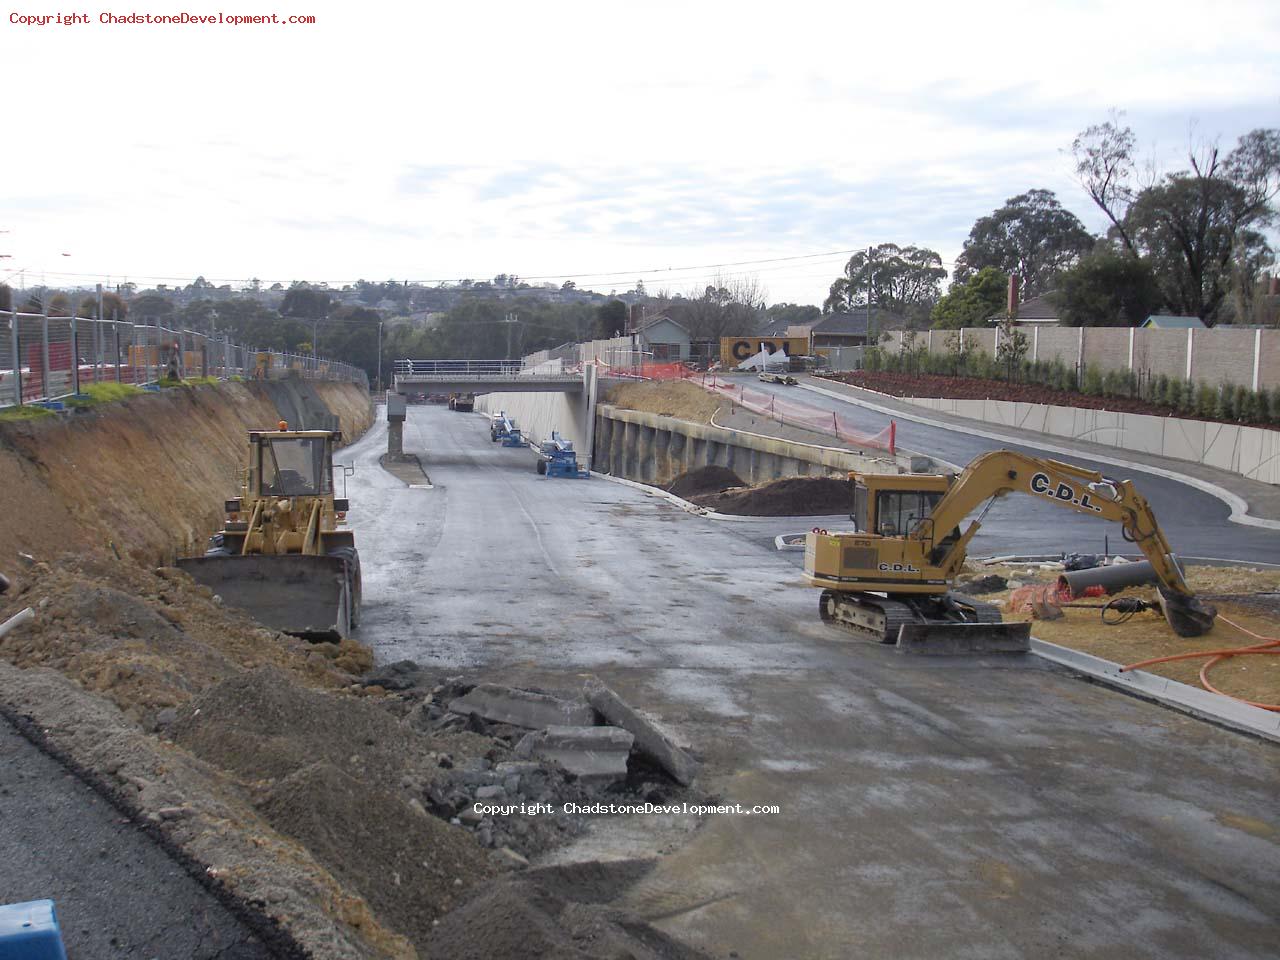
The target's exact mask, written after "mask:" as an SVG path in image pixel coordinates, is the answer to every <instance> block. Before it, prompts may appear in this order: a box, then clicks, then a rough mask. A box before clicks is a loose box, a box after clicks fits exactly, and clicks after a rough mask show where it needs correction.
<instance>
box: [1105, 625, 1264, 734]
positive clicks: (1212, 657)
mask: <svg viewBox="0 0 1280 960" xmlns="http://www.w3.org/2000/svg"><path fill="white" fill-rule="evenodd" d="M1218 619H1219V620H1223V621H1225V622H1226V623H1229V624H1231V626H1233V627H1235V628H1236V629H1237V630H1239V631H1240V632H1241V633H1244V634H1248V635H1249V636H1251V637H1253V638H1254V639H1255V640H1261V641H1263V642H1262V643H1259V644H1255V645H1254V646H1251V647H1230V648H1224V649H1222V650H1200V651H1198V652H1196V653H1176V654H1174V655H1173V656H1169V657H1153V658H1152V659H1150V660H1139V661H1138V662H1137V663H1131V664H1129V665H1128V666H1127V667H1121V668H1120V670H1121V672H1123V671H1125V670H1138V669H1141V668H1142V667H1149V666H1151V665H1152V664H1153V663H1168V662H1170V661H1171V660H1194V659H1196V658H1197V657H1209V660H1208V661H1207V662H1206V663H1205V664H1204V666H1202V667H1201V668H1200V683H1201V684H1202V685H1203V686H1204V688H1205V689H1206V690H1208V691H1209V692H1210V693H1217V694H1220V695H1222V696H1224V697H1230V698H1231V699H1232V700H1239V701H1240V702H1241V703H1247V704H1249V706H1251V707H1261V708H1262V709H1263V710H1271V711H1273V712H1275V713H1280V703H1257V702H1256V701H1253V700H1245V699H1244V698H1243V697H1232V696H1231V694H1229V693H1223V692H1222V691H1221V690H1219V689H1218V688H1217V687H1215V686H1214V685H1213V684H1212V683H1210V682H1209V670H1210V668H1211V667H1213V666H1214V665H1215V664H1218V663H1221V662H1222V661H1223V660H1229V659H1230V658H1231V657H1246V656H1252V655H1257V654H1263V655H1270V656H1280V639H1277V638H1275V637H1264V636H1262V635H1261V634H1257V633H1254V632H1253V631H1252V630H1250V629H1248V628H1247V627H1242V626H1240V624H1238V623H1236V622H1235V621H1234V620H1231V619H1229V618H1227V617H1224V616H1222V615H1221V614H1219V615H1218Z"/></svg>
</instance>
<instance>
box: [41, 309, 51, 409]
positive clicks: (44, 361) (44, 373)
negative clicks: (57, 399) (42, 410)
mask: <svg viewBox="0 0 1280 960" xmlns="http://www.w3.org/2000/svg"><path fill="white" fill-rule="evenodd" d="M46 309H47V308H46ZM40 392H41V393H43V394H44V398H45V399H46V400H48V399H49V398H50V397H51V396H52V395H53V394H52V392H51V391H50V390H49V317H48V316H47V315H46V316H44V317H42V318H41V323H40Z"/></svg>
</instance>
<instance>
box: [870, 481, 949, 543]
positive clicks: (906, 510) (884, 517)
mask: <svg viewBox="0 0 1280 960" xmlns="http://www.w3.org/2000/svg"><path fill="white" fill-rule="evenodd" d="M942 496H943V494H942V493H941V492H940V491H939V492H934V491H924V490H881V491H880V493H879V495H877V497H876V529H875V530H874V532H875V533H878V534H879V535H880V536H882V537H903V536H906V535H907V534H908V533H910V532H911V531H912V530H913V529H914V528H915V526H916V524H918V523H919V522H920V521H921V520H923V519H925V518H926V517H928V516H929V514H930V513H932V512H933V508H934V507H936V506H937V505H938V501H939V500H941V499H942Z"/></svg>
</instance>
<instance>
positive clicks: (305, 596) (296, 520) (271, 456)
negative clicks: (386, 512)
mask: <svg viewBox="0 0 1280 960" xmlns="http://www.w3.org/2000/svg"><path fill="white" fill-rule="evenodd" d="M279 426H280V429H279V430H274V431H266V430H261V431H260V430H255V431H252V432H250V434H249V462H248V465H247V467H246V469H245V471H244V473H243V475H242V482H241V488H240V495H239V496H238V497H236V498H235V499H233V500H228V501H226V504H225V507H226V517H227V519H226V522H225V523H224V524H223V528H222V530H221V531H220V532H218V533H216V534H214V536H213V537H212V538H211V547H210V549H209V550H208V551H206V553H205V555H204V556H203V557H194V558H190V559H186V560H179V561H178V566H179V567H180V568H181V569H183V570H185V571H186V572H187V573H189V574H190V575H191V576H192V577H193V578H195V580H197V581H198V582H200V583H203V584H204V585H206V586H207V587H209V588H210V589H211V590H213V592H214V593H216V594H218V595H219V596H221V597H222V599H223V602H224V603H226V604H228V605H229V606H233V607H239V608H240V609H242V610H245V611H247V612H248V613H250V614H252V615H253V616H254V617H256V618H257V619H258V620H261V621H262V622H263V623H264V624H265V625H266V626H268V627H272V628H274V629H276V630H281V631H284V632H285V633H292V634H296V635H298V636H301V637H308V638H312V639H335V638H340V637H346V636H349V635H350V633H351V631H352V630H353V629H354V628H355V626H356V625H357V623H358V622H359V618H360V555H359V554H358V553H357V552H356V544H355V534H354V533H352V532H351V531H350V530H344V529H340V527H341V526H343V525H344V524H345V523H346V516H347V507H348V502H347V500H346V499H345V498H336V497H334V493H333V448H334V444H336V443H337V442H338V441H339V440H340V439H341V438H342V435H341V433H339V432H338V431H336V430H289V428H288V424H287V423H286V422H285V421H283V420H282V421H280V425H279Z"/></svg>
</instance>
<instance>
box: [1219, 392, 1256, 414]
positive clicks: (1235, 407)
mask: <svg viewBox="0 0 1280 960" xmlns="http://www.w3.org/2000/svg"><path fill="white" fill-rule="evenodd" d="M1222 392H1223V393H1229V394H1231V417H1232V419H1234V420H1244V419H1246V417H1245V408H1246V407H1247V406H1248V405H1249V395H1250V394H1252V393H1253V391H1252V390H1249V389H1248V388H1246V387H1236V388H1235V389H1234V390H1232V389H1231V388H1230V387H1224V388H1223V390H1222Z"/></svg>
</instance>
